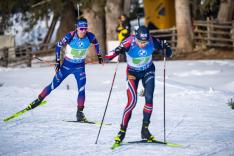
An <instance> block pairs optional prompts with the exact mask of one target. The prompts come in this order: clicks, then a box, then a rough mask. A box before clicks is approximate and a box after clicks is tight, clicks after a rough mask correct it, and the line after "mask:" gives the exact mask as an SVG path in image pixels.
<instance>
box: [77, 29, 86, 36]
mask: <svg viewBox="0 0 234 156" xmlns="http://www.w3.org/2000/svg"><path fill="white" fill-rule="evenodd" d="M77 32H78V36H79V38H83V37H84V36H85V35H86V32H87V28H79V27H78V28H77Z"/></svg>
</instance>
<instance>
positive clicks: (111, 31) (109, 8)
mask: <svg viewBox="0 0 234 156" xmlns="http://www.w3.org/2000/svg"><path fill="white" fill-rule="evenodd" d="M122 5H123V1H122V0H107V1H106V9H105V11H106V33H107V34H106V40H107V41H109V40H117V32H116V27H117V25H118V17H119V16H120V15H121V14H122V13H123V7H122Z"/></svg>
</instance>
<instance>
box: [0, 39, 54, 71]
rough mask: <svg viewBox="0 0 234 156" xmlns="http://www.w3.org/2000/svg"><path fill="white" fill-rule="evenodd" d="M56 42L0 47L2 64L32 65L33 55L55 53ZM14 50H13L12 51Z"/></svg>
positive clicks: (5, 65) (6, 65) (0, 64)
mask: <svg viewBox="0 0 234 156" xmlns="http://www.w3.org/2000/svg"><path fill="white" fill-rule="evenodd" d="M54 48H55V43H50V44H38V45H23V46H16V47H8V48H3V49H0V66H3V67H8V66H17V65H20V64H26V65H27V66H28V67H31V65H32V59H33V55H35V56H47V55H51V54H54ZM12 51H13V52H12Z"/></svg>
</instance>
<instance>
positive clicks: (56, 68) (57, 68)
mask: <svg viewBox="0 0 234 156" xmlns="http://www.w3.org/2000/svg"><path fill="white" fill-rule="evenodd" d="M59 69H60V61H59V60H57V61H56V64H55V72H57V71H59Z"/></svg>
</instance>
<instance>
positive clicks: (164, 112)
mask: <svg viewBox="0 0 234 156" xmlns="http://www.w3.org/2000/svg"><path fill="white" fill-rule="evenodd" d="M164 42H165V40H164ZM163 54H164V58H163V63H164V66H163V125H164V133H163V134H164V142H166V85H165V84H166V78H165V77H166V50H165V48H163Z"/></svg>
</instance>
